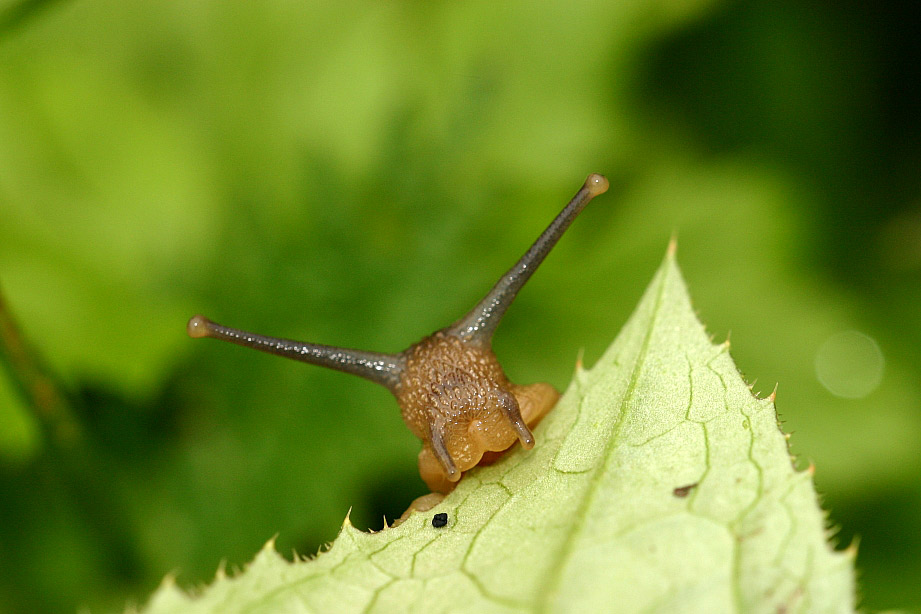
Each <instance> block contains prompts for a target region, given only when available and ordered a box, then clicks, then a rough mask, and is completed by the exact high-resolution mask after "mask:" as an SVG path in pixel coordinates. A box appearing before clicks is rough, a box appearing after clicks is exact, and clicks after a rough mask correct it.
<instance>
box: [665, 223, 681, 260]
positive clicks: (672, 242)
mask: <svg viewBox="0 0 921 614" xmlns="http://www.w3.org/2000/svg"><path fill="white" fill-rule="evenodd" d="M677 251H678V231H677V230H676V231H674V232H672V236H671V238H670V239H669V240H668V248H667V249H666V250H665V259H666V260H674V259H675V254H676V253H677Z"/></svg>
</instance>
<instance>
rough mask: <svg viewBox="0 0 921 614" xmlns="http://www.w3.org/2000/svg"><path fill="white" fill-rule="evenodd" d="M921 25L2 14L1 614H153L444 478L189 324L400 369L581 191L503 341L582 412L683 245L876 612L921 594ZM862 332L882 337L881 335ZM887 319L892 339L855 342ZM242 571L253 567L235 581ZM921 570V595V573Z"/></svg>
mask: <svg viewBox="0 0 921 614" xmlns="http://www.w3.org/2000/svg"><path fill="white" fill-rule="evenodd" d="M919 17H921V8H919V5H918V4H917V3H911V2H878V3H865V2H857V1H853V0H845V1H844V2H839V3H827V2H821V1H819V0H751V1H748V2H731V1H721V0H644V1H635V0H626V1H622V2H592V1H576V2H574V1H556V2H550V1H538V2H534V1H530V2H507V3H497V2H485V1H479V2H463V3H454V2H399V1H397V2H385V3H381V2H368V1H357V0H356V1H349V0H345V1H339V2H323V3H318V2H306V1H305V2H290V1H275V0H266V1H263V2H211V1H201V2H179V1H162V2H135V1H128V0H60V1H56V2H49V1H44V2H42V1H39V2H36V1H30V2H25V3H22V2H9V1H7V2H2V1H0V288H2V291H3V295H4V297H5V300H6V302H7V304H8V307H9V310H10V311H11V312H12V313H13V314H14V315H15V317H16V318H17V319H18V321H19V323H20V325H21V327H22V329H23V331H24V334H25V337H26V338H27V340H28V342H29V344H30V345H31V348H32V350H33V351H34V353H35V355H37V356H38V357H40V359H41V360H42V361H44V363H45V364H46V367H47V369H48V370H49V371H50V372H52V373H54V374H55V376H56V377H58V378H59V379H60V386H61V389H62V390H63V391H64V393H65V394H66V395H67V396H66V400H65V401H62V402H61V403H54V402H53V399H52V400H51V401H49V402H46V403H45V404H44V406H43V407H44V408H45V409H44V411H43V410H41V409H35V408H34V407H33V404H32V403H30V402H29V401H28V396H27V395H23V394H22V390H21V389H20V388H18V387H17V381H18V378H20V377H21V375H22V374H21V373H20V374H19V375H17V374H16V373H12V372H11V370H9V369H6V370H0V570H2V571H0V611H3V612H17V611H19V612H43V611H48V612H51V611H59V612H67V611H75V610H76V609H77V608H78V607H82V606H89V607H91V608H92V609H93V611H106V610H111V611H119V610H120V609H121V608H122V607H123V605H124V604H125V603H126V602H135V603H143V601H144V600H145V599H146V597H147V596H148V595H149V593H150V592H151V591H152V590H153V589H154V588H155V586H156V585H157V584H158V582H159V580H160V578H162V577H163V575H164V574H166V573H169V572H174V573H176V574H177V575H178V578H179V580H180V582H181V583H183V584H184V585H186V586H189V585H199V584H201V583H204V582H206V581H208V580H210V578H211V577H213V574H214V572H215V570H216V569H217V568H218V566H219V565H221V564H226V566H227V567H228V568H230V569H232V568H235V567H238V566H240V565H242V564H243V563H245V562H246V561H248V560H249V559H251V558H252V556H253V555H254V553H255V552H256V551H257V550H258V549H259V548H260V546H262V544H263V543H264V542H265V541H266V540H267V539H269V538H270V537H272V536H273V535H275V534H277V535H278V546H279V550H280V551H281V552H283V553H286V554H289V553H290V552H291V551H292V550H296V551H297V552H299V553H303V554H309V553H312V552H315V551H316V549H317V548H318V546H319V545H320V544H321V543H323V542H326V541H328V540H331V539H332V538H334V537H335V535H336V532H337V529H338V527H339V526H340V524H341V522H342V519H343V517H344V516H345V514H346V512H347V511H348V510H349V508H350V507H351V508H352V521H353V522H354V523H355V524H356V526H359V527H370V528H374V529H378V528H380V527H381V522H382V521H381V516H382V515H384V514H386V515H387V517H388V518H393V517H394V516H396V515H398V514H399V513H400V512H401V511H402V510H403V508H404V507H405V506H406V505H407V504H408V503H409V501H411V500H412V499H413V498H414V497H415V496H417V495H419V494H421V493H423V492H424V487H423V485H422V482H421V480H420V479H419V478H418V476H417V474H416V465H415V457H416V453H417V451H418V447H419V446H418V442H417V441H416V440H415V439H414V438H413V436H412V435H411V434H410V433H409V431H408V430H407V429H406V428H405V427H404V426H403V424H402V422H401V420H400V418H399V414H398V409H397V406H396V403H395V401H394V400H393V399H392V398H391V397H390V396H389V393H387V392H386V391H385V390H383V389H378V388H377V387H375V386H374V385H373V384H370V383H368V382H365V381H363V380H360V379H358V378H353V377H349V376H346V375H342V374H338V373H333V372H325V371H324V370H322V369H318V368H313V367H308V366H305V365H302V364H298V363H293V362H288V361H283V360H281V359H278V358H274V357H268V356H265V355H262V354H258V353H256V352H251V351H244V350H242V349H240V348H235V347H231V346H228V345H225V344H219V343H217V342H212V341H192V340H190V339H188V338H187V337H186V335H185V323H186V320H187V319H188V317H189V316H190V315H192V314H194V313H196V312H201V313H204V314H206V315H208V316H209V317H213V318H214V319H216V320H218V321H220V322H223V323H226V324H229V325H236V326H240V327H245V328H249V329H251V330H256V331H259V332H264V333H266V334H274V335H279V336H287V337H293V338H302V339H306V340H310V341H316V342H321V343H329V344H335V345H345V346H353V347H359V348H364V349H370V350H378V351H399V350H402V349H403V348H404V347H406V346H407V345H408V344H409V343H411V342H414V341H416V340H418V339H419V338H421V337H422V336H424V335H426V334H428V333H430V332H432V331H433V330H435V329H437V328H440V327H442V326H444V325H446V324H448V323H450V322H452V321H453V320H454V319H456V318H457V317H459V316H460V315H461V314H462V313H464V312H465V311H466V310H467V309H468V308H470V307H471V306H472V305H473V304H474V303H475V302H476V301H477V300H478V299H479V298H480V297H481V296H482V294H483V293H485V291H486V290H487V289H488V288H489V287H490V286H491V284H492V283H493V282H494V281H495V279H496V278H497V277H498V276H499V275H500V274H501V273H502V272H504V271H505V270H506V268H508V267H509V266H510V265H511V264H512V263H513V262H514V261H515V259H517V258H518V256H519V255H520V254H521V253H523V251H524V249H525V248H526V247H527V246H528V245H529V244H530V242H531V241H532V240H533V239H534V238H535V237H536V236H537V234H538V233H539V232H540V231H541V230H542V229H543V228H544V226H545V225H546V224H547V223H548V222H549V220H550V219H552V217H553V216H554V215H555V214H556V213H557V212H558V210H559V209H560V208H561V207H562V206H563V204H564V203H565V202H566V200H567V199H568V198H569V197H570V196H571V195H572V194H573V193H574V192H575V190H576V189H577V188H578V187H579V185H581V182H582V181H583V179H584V178H585V175H586V174H588V173H589V172H595V171H597V172H602V173H605V174H607V175H608V177H609V178H610V179H611V184H612V189H611V191H610V192H609V193H608V194H607V195H605V196H604V197H603V198H600V199H598V200H597V201H595V202H593V203H592V204H591V206H590V207H589V208H588V209H586V211H585V213H583V215H582V217H581V218H580V219H579V220H578V221H577V222H576V223H575V224H574V226H573V227H572V229H571V230H570V231H569V233H568V234H567V236H566V237H564V239H563V240H562V241H561V243H560V245H559V247H558V248H557V249H556V250H555V252H554V253H553V254H552V255H551V256H550V257H549V258H548V260H547V261H546V263H545V264H544V266H543V267H542V269H541V270H540V272H539V273H538V274H537V275H536V276H535V277H534V279H533V280H532V281H531V282H530V284H529V285H528V287H526V288H525V290H524V291H523V292H522V294H521V296H520V297H519V299H518V300H517V301H516V303H515V305H514V306H513V307H512V309H511V310H510V311H509V313H508V316H507V318H506V320H505V322H504V323H503V325H502V326H501V327H500V328H499V331H498V333H497V337H496V339H495V349H496V352H497V354H498V355H499V356H500V358H501V359H502V361H503V364H504V365H505V367H506V369H507V371H508V373H509V375H510V377H511V378H512V379H513V380H514V381H516V382H520V383H528V382H532V381H539V380H544V381H549V382H551V383H553V384H555V385H556V386H557V387H559V388H565V387H566V385H567V382H568V380H569V377H570V374H571V373H572V370H573V365H574V362H575V360H576V357H577V355H578V353H579V351H580V349H584V353H585V361H586V363H587V364H589V365H590V364H592V363H593V362H594V361H595V360H596V359H597V358H598V357H599V356H600V354H601V352H602V351H603V349H604V348H605V347H606V346H607V345H608V344H609V343H610V342H611V340H612V339H613V338H614V336H615V335H616V334H617V332H618V330H619V329H620V327H621V326H622V324H623V323H624V321H625V319H626V318H627V316H628V315H629V313H630V311H631V309H632V308H633V306H634V305H635V303H636V301H637V300H638V299H639V296H640V294H641V292H642V291H643V289H644V288H645V285H646V283H647V282H648V281H649V279H650V278H651V276H652V274H653V272H654V271H655V269H656V267H657V265H658V263H659V261H660V259H661V257H662V255H663V253H664V250H665V247H666V245H667V243H668V240H669V238H670V237H671V236H672V235H673V234H675V235H677V237H678V242H679V252H678V255H679V262H680V264H681V266H682V267H683V270H684V273H685V275H686V278H687V280H688V282H689V285H690V288H691V293H692V296H693V297H694V299H695V304H696V306H697V308H698V309H699V312H700V314H701V317H702V319H703V320H704V322H705V323H706V324H707V326H708V329H709V330H710V331H711V332H712V333H713V335H714V337H715V339H716V340H717V341H721V340H723V339H725V338H726V336H727V335H728V334H729V332H730V331H731V333H732V343H733V345H732V348H733V356H734V357H735V359H736V361H737V363H738V365H739V367H740V369H741V370H742V371H743V373H744V374H745V376H746V378H747V379H748V380H749V381H756V384H755V390H756V391H757V392H759V393H760V394H762V395H763V394H767V393H769V392H770V391H771V390H772V389H773V388H774V386H775V383H776V384H779V388H778V396H777V407H778V410H779V413H780V416H781V419H782V420H783V422H784V426H785V429H786V430H787V431H791V432H793V438H792V447H793V451H794V452H795V453H796V454H797V455H799V460H798V462H799V463H800V464H801V465H803V466H806V465H808V464H809V463H814V465H815V480H816V484H817V487H818V489H819V491H820V492H821V494H822V500H823V502H824V505H825V507H826V508H827V509H828V510H829V516H830V518H829V523H830V526H834V527H839V533H838V537H837V538H836V543H838V544H839V546H842V547H843V546H846V545H847V544H849V543H851V542H852V541H853V540H854V539H859V544H860V554H859V557H858V565H859V573H860V582H861V587H862V588H861V595H862V597H863V601H862V603H863V605H864V606H865V607H867V608H869V609H881V608H888V607H896V606H898V607H912V606H915V607H917V606H921V584H919V583H918V582H917V581H916V580H917V578H919V577H921V513H919V511H918V510H919V507H921V479H919V475H921V457H919V453H918V451H919V449H921V447H919V446H921V386H919V374H921V366H919V365H921V309H919V308H918V303H919V300H921V283H919V282H921V139H919V137H921V113H919V109H921V91H919V87H921V78H919V66H921V48H919V39H918V36H917V33H918V31H921V18H919ZM849 331H850V332H849ZM854 331H857V332H854ZM222 562H223V563H222ZM911 578H915V580H911Z"/></svg>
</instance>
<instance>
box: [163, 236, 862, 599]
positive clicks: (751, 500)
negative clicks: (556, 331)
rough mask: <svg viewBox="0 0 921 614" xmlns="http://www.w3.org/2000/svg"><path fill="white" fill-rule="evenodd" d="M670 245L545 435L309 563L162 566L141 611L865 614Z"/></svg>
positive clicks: (763, 409) (764, 405)
mask: <svg viewBox="0 0 921 614" xmlns="http://www.w3.org/2000/svg"><path fill="white" fill-rule="evenodd" d="M672 254H673V250H670V252H669V256H668V257H667V258H666V260H665V262H664V263H663V265H662V267H661V268H660V270H659V271H658V273H657V274H656V276H655V278H654V279H653V281H652V283H651V284H650V286H649V288H648V290H647V291H646V294H645V296H644V297H643V299H642V301H641V302H640V304H639V306H638V307H637V309H636V311H635V312H634V314H633V316H632V317H631V318H630V321H629V322H628V323H627V325H626V326H625V327H624V329H623V330H622V331H621V333H620V335H619V336H618V338H617V339H616V341H615V342H614V344H613V345H612V346H611V347H610V348H609V349H608V351H607V352H606V353H605V355H604V356H603V357H602V358H601V360H600V361H599V362H598V364H597V365H596V366H595V367H594V368H593V369H592V370H590V371H585V370H582V369H581V368H580V369H579V370H578V371H577V373H576V375H575V379H574V381H573V383H572V385H571V386H570V388H569V391H568V392H567V393H566V395H565V396H564V397H563V399H562V400H561V401H560V403H559V406H558V407H557V408H556V409H555V410H554V411H553V412H551V414H550V416H549V417H548V418H547V419H546V420H545V422H544V423H543V424H542V425H541V426H540V427H539V429H538V430H537V431H536V436H537V438H538V444H537V446H535V448H534V449H533V450H531V451H530V452H525V451H522V450H518V451H516V452H515V453H513V454H509V455H507V456H506V457H505V458H504V459H503V460H502V461H500V462H498V463H496V464H495V465H493V466H491V467H486V468H481V469H479V470H476V471H473V472H471V473H470V474H469V475H468V476H467V477H465V478H464V480H463V481H462V482H461V484H460V485H459V487H458V488H457V490H456V491H454V492H453V493H452V494H451V495H449V496H448V497H447V498H446V499H445V500H444V501H443V502H442V503H441V504H440V505H439V506H438V507H436V508H435V509H434V510H432V511H431V512H427V513H424V514H414V515H413V516H411V517H410V518H409V520H407V521H406V522H405V523H403V524H402V525H401V526H399V527H396V528H390V529H385V530H383V531H381V532H379V533H373V534H369V533H363V532H361V531H359V530H357V529H355V528H354V527H352V526H351V524H350V523H349V522H348V519H346V521H345V524H344V525H343V528H342V531H341V532H340V534H339V536H338V538H337V539H336V541H335V542H333V544H332V545H331V547H330V548H329V550H328V551H326V552H322V553H320V554H319V555H318V556H317V557H316V558H314V559H312V560H309V561H297V562H294V563H289V562H287V561H286V560H284V559H283V558H282V557H281V556H280V555H278V554H277V553H276V551H275V549H274V545H273V543H272V542H270V543H269V544H268V545H267V546H266V548H265V549H263V551H262V552H260V553H259V555H258V556H257V557H256V559H255V561H253V563H252V564H250V565H249V566H248V568H247V569H246V570H245V571H244V572H242V573H240V574H239V575H237V576H236V577H232V578H231V577H226V576H224V575H223V573H221V574H219V577H218V579H217V580H216V581H215V582H214V584H213V585H212V586H210V587H209V588H207V589H205V590H204V591H202V593H201V594H200V595H197V596H194V597H190V596H188V595H186V594H185V593H184V592H182V591H181V590H179V589H178V588H176V587H175V585H174V584H173V583H172V582H166V583H164V585H163V586H161V587H160V589H159V590H158V591H157V592H156V593H155V595H154V596H153V598H152V600H151V602H150V604H149V605H148V607H147V609H146V610H145V611H146V612H148V613H149V614H159V613H167V612H221V613H222V614H228V613H232V612H358V611H365V612H399V611H417V612H444V611H476V612H519V611H520V612H542V611H552V612H558V611H573V612H593V611H612V610H615V611H618V612H641V611H642V612H659V611H661V612H672V611H682V612H743V611H744V612H852V611H853V610H854V574H853V558H854V550H853V549H848V550H847V551H845V552H836V551H834V550H832V548H831V547H830V546H829V544H828V542H827V535H826V530H825V527H824V517H823V513H822V511H821V509H820V508H819V506H818V505H817V502H816V493H815V490H814V488H813V485H812V479H811V474H810V472H808V471H807V472H798V471H796V470H795V468H794V467H793V464H792V463H791V459H790V456H789V453H788V451H787V445H786V440H785V436H784V435H783V433H782V432H781V431H780V429H779V428H778V425H777V417H776V413H775V410H774V405H773V397H772V398H768V399H757V398H755V397H754V396H753V395H752V393H751V391H750V390H749V387H748V386H747V385H746V383H745V382H744V381H743V379H742V378H741V376H740V375H739V373H738V371H737V369H736V367H735V365H734V364H733V362H732V359H731V358H730V357H729V353H728V344H721V345H714V344H713V343H712V342H711V341H710V339H709V338H708V336H707V334H706V332H705V331H704V329H703V327H702V325H701V324H700V322H698V320H697V319H696V316H695V315H694V312H693V310H692V308H691V304H690V300H689V298H688V294H687V289H686V288H685V285H684V281H683V279H682V277H681V274H680V272H679V270H678V267H677V265H676V264H675V262H674V258H673V255H672ZM436 512H445V513H447V514H448V524H447V526H446V527H444V528H440V529H436V528H434V527H433V526H432V523H431V520H432V515H433V514H434V513H436Z"/></svg>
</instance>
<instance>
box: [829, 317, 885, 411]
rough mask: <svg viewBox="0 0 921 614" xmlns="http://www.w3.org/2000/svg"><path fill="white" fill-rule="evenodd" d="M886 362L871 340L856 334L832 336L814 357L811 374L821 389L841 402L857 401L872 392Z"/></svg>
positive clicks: (851, 331)
mask: <svg viewBox="0 0 921 614" xmlns="http://www.w3.org/2000/svg"><path fill="white" fill-rule="evenodd" d="M885 364H886V360H885V358H884V357H883V353H882V351H881V350H880V349H879V345H878V344H877V343H876V341H874V340H873V339H872V338H871V337H868V336H867V335H865V334H863V333H861V332H859V331H856V330H846V331H842V332H840V333H835V334H834V335H832V336H831V337H829V338H828V339H826V340H825V342H824V343H823V344H822V345H821V346H820V347H819V349H818V351H817V352H816V355H815V374H816V377H817V378H818V379H819V382H821V383H822V385H823V386H825V388H826V389H827V390H828V391H829V392H830V393H832V394H833V395H835V396H836V397H842V398H845V399H861V398H863V397H865V396H867V395H869V394H870V393H871V392H873V391H874V390H876V388H877V387H878V386H879V384H880V382H881V381H882V379H883V370H884V368H885Z"/></svg>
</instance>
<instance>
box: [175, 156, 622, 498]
mask: <svg viewBox="0 0 921 614" xmlns="http://www.w3.org/2000/svg"><path fill="white" fill-rule="evenodd" d="M607 189H608V180H607V179H605V177H604V176H602V175H599V174H591V175H589V176H588V178H587V179H586V180H585V183H584V184H583V185H582V188H581V189H580V190H579V191H578V192H577V193H576V195H575V196H574V197H573V199H572V200H571V201H570V202H569V204H567V205H566V207H565V208H564V209H563V210H562V211H561V212H560V214H559V215H557V216H556V218H555V219H554V220H553V222H551V223H550V225H549V226H548V227H547V229H546V230H544V232H543V233H542V234H541V235H540V237H538V239H537V241H535V242H534V244H533V245H532V246H531V247H530V249H528V251H527V252H526V253H525V254H524V256H522V257H521V259H520V260H519V261H518V262H517V263H516V264H515V266H513V267H512V268H511V269H509V271H508V272H507V273H505V275H503V276H502V277H501V278H500V279H499V281H498V282H497V283H496V285H495V286H493V288H492V290H490V291H489V293H488V294H487V295H486V297H485V298H483V300H481V301H480V302H479V303H478V304H477V305H476V307H474V308H473V309H472V310H471V311H470V312H469V313H467V315H465V316H464V317H463V318H461V319H460V320H458V321H457V322H455V323H454V324H452V325H451V326H449V327H447V328H443V329H441V330H439V331H437V332H435V333H434V334H432V335H430V336H428V337H426V338H425V339H423V340H421V341H419V342H418V343H416V344H414V345H411V346H410V347H409V348H408V349H407V350H405V351H403V352H400V353H397V354H382V353H376V352H365V351H361V350H351V349H345V348H338V347H332V346H327V345H318V344H313V343H304V342H301V341H292V340H289V339H277V338H274V337H266V336H263V335H258V334H255V333H249V332H246V331H242V330H237V329H235V328H229V327H226V326H222V325H220V324H217V323H215V322H212V321H210V320H208V319H207V318H205V317H204V316H201V315H196V316H193V317H192V318H191V319H190V320H189V323H188V327H187V330H188V333H189V336H190V337H194V338H199V337H211V338H213V339H221V340H223V341H229V342H231V343H236V344H237V345H242V346H245V347H250V348H255V349H257V350H260V351H263V352H268V353H270V354H277V355H279V356H284V357H286V358H292V359H294V360H299V361H302V362H307V363H310V364H314V365H320V366H323V367H328V368H330V369H335V370H337V371H343V372H345V373H352V374H354V375H358V376H361V377H363V378H365V379H368V380H371V381H372V382H376V383H378V384H381V385H382V386H384V387H386V388H387V389H388V390H390V392H392V393H393V395H394V396H395V397H396V399H397V403H398V404H399V406H400V409H401V412H402V415H403V420H404V421H405V422H406V425H407V426H408V427H409V429H410V430H411V431H412V432H413V433H414V434H415V435H416V436H417V437H419V438H420V439H421V440H422V450H421V452H419V474H420V475H421V476H422V479H423V480H424V481H425V483H426V484H427V485H428V487H429V488H430V489H431V490H432V491H433V492H434V493H447V492H450V491H451V490H452V489H453V488H454V487H455V486H456V484H457V482H458V481H459V480H460V479H461V476H462V475H463V473H464V472H465V471H467V470H469V469H471V468H473V467H475V466H476V465H478V464H485V463H488V462H491V461H492V460H495V458H496V457H497V456H498V454H501V453H502V452H504V451H506V450H508V449H509V448H511V447H512V446H513V445H514V444H515V442H516V441H518V442H520V443H521V445H522V446H523V447H524V448H525V449H531V448H532V447H533V446H534V435H533V433H532V432H531V429H532V428H533V427H534V426H535V425H536V424H537V423H538V422H539V421H540V420H541V418H543V417H544V416H545V415H546V414H547V412H549V411H550V410H551V409H552V408H553V406H554V405H555V404H556V402H557V400H558V399H559V396H560V395H559V393H558V392H557V391H556V389H554V388H553V386H551V385H550V384H546V383H537V384H531V385H528V386H519V385H517V384H513V383H512V382H510V381H509V380H508V378H507V377H506V376H505V372H504V371H503V370H502V367H501V366H500V365H499V361H498V360H497V359H496V356H495V354H494V353H493V351H492V347H491V346H492V335H493V332H494V331H495V330H496V327H497V326H498V325H499V321H500V320H501V319H502V316H503V315H504V314H505V312H506V310H507V309H508V307H509V305H511V303H512V301H513V300H514V299H515V296H516V295H517V294H518V291H519V290H521V288H522V286H524V284H525V282H527V281H528V279H529V278H530V277H531V275H533V274H534V271H535V270H536V269H537V267H538V266H539V265H540V263H541V262H543V260H544V258H545V257H546V256H547V254H548V253H549V252H550V250H551V249H552V248H553V246H554V245H556V242H557V241H558V240H559V239H560V237H561V236H562V235H563V233H564V232H565V231H566V229H567V228H568V227H569V225H570V224H571V223H572V221H573V220H574V219H575V217H576V216H577V215H578V214H579V213H580V212H581V211H582V209H583V208H584V207H585V205H587V204H588V202H589V201H590V200H591V199H592V198H594V197H595V196H598V195H599V194H603V193H604V192H605V191H607Z"/></svg>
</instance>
